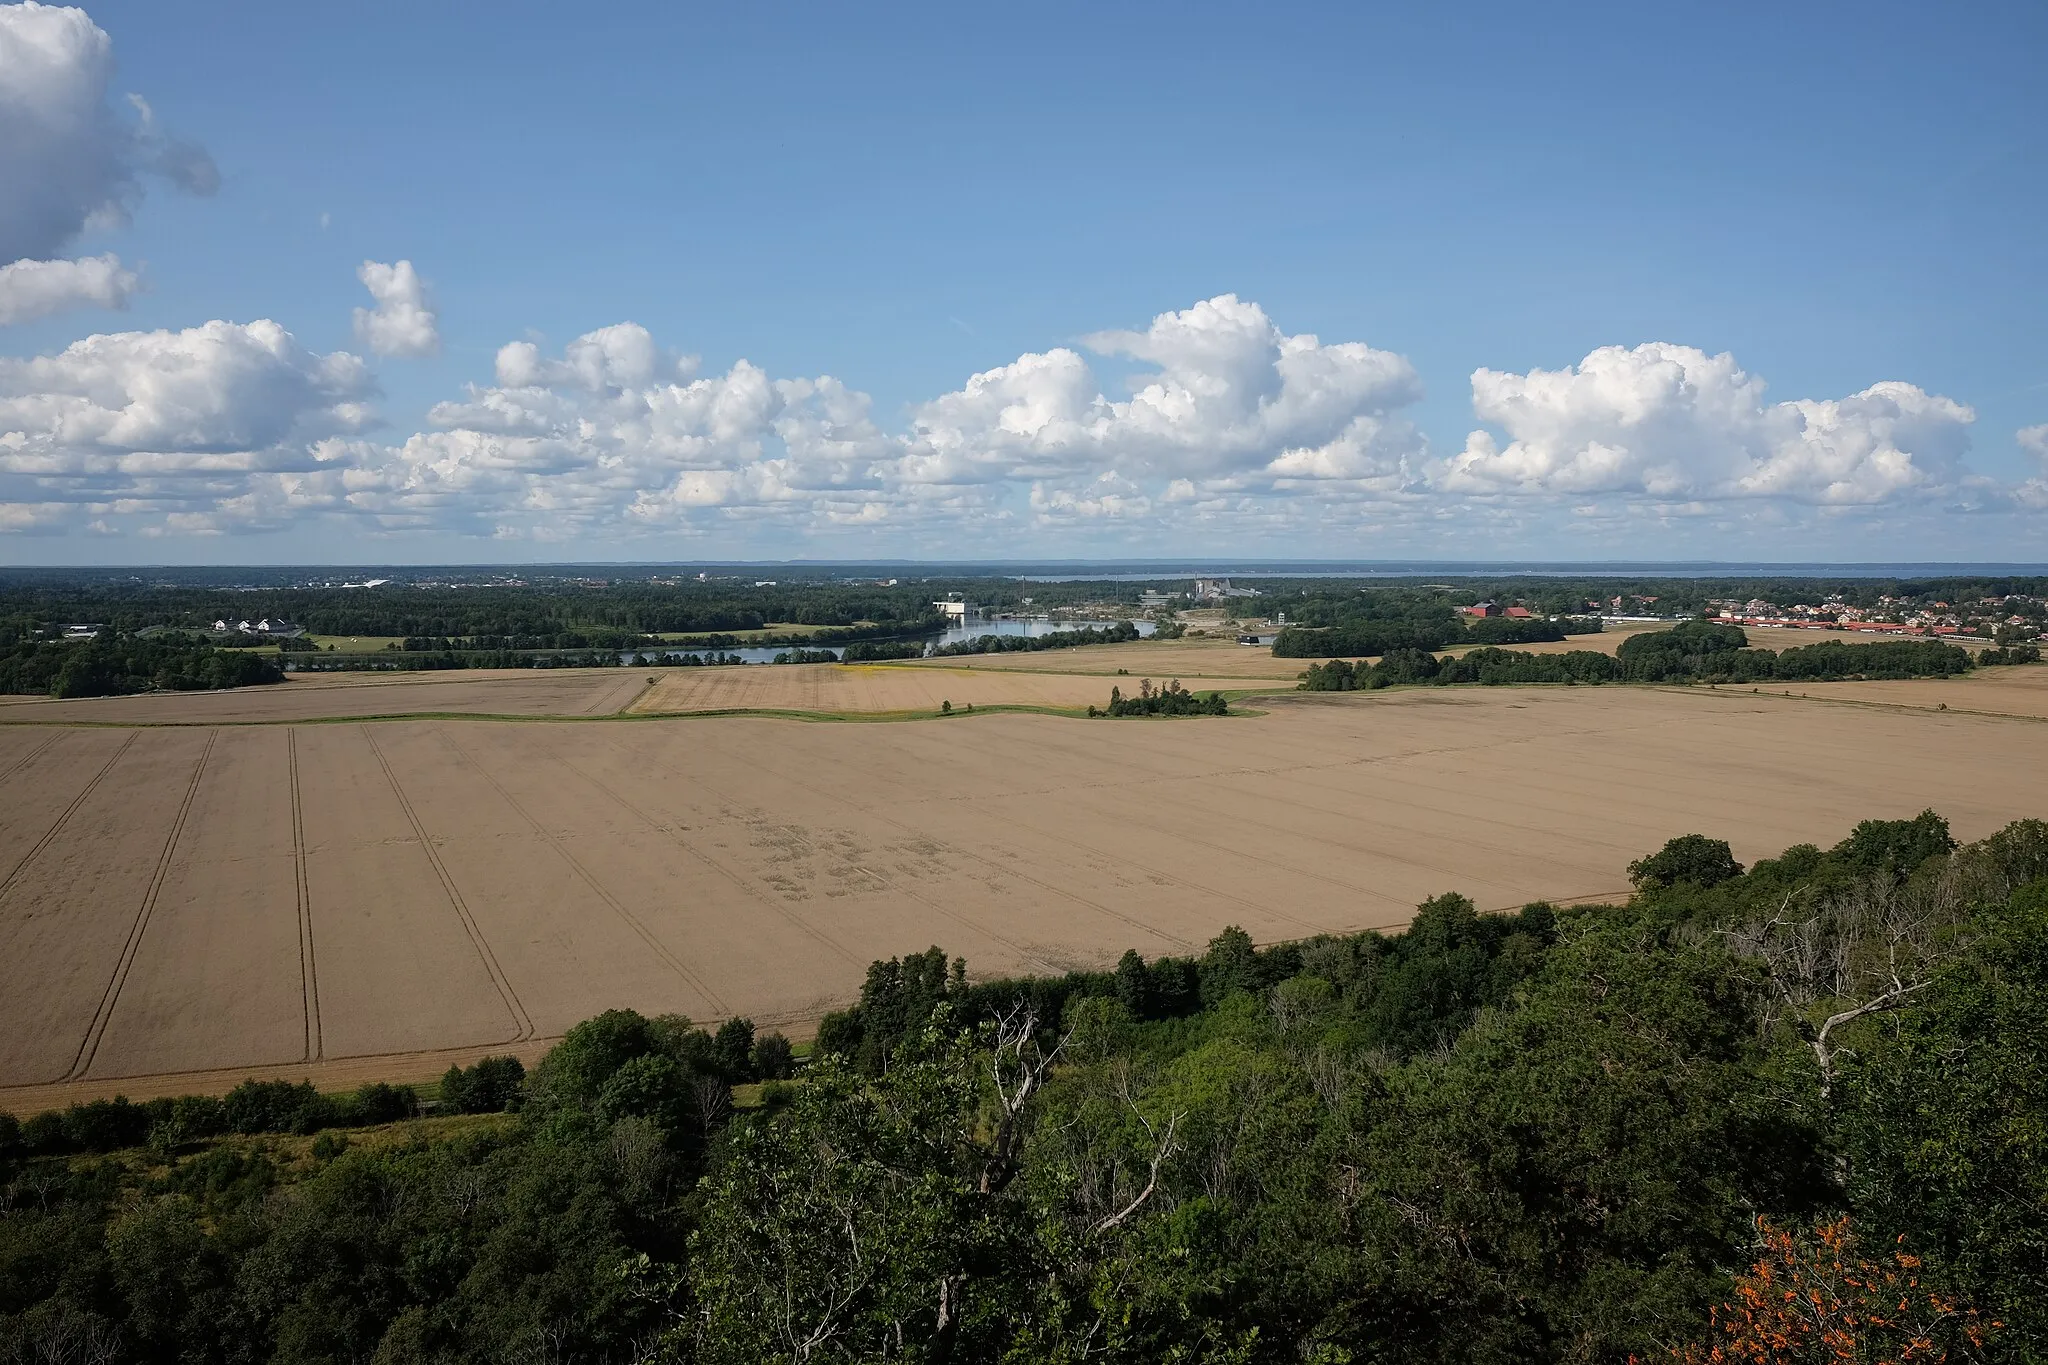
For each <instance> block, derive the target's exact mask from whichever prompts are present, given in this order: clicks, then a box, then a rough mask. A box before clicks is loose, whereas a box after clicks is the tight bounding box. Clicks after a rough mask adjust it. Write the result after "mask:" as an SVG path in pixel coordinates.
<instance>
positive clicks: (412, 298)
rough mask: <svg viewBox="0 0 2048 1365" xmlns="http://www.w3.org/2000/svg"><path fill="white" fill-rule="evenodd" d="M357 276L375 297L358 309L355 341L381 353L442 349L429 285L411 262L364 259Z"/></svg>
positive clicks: (408, 353)
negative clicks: (429, 301) (370, 304)
mask: <svg viewBox="0 0 2048 1365" xmlns="http://www.w3.org/2000/svg"><path fill="white" fill-rule="evenodd" d="M356 278H357V279H359V280H361V281H362V282H363V288H365V289H367V290H369V291H370V297H371V298H372V299H374V300H376V303H377V306H376V307H375V308H358V309H356V311H355V323H356V340H358V341H360V342H362V343H363V345H365V346H367V347H369V348H370V349H371V350H372V351H374V352H375V353H376V354H378V355H387V356H422V355H432V354H434V352H436V351H438V350H440V349H441V331H440V327H439V325H438V322H437V320H436V318H435V316H434V310H433V309H431V308H429V307H428V306H427V287H426V284H425V283H424V282H423V281H422V280H421V279H420V276H419V272H418V271H416V270H414V269H413V268H412V262H411V261H399V262H397V263H396V264H393V265H383V264H381V263H379V262H377V261H364V262H363V263H362V265H361V266H359V267H358V268H357V270H356Z"/></svg>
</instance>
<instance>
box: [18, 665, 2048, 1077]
mask: <svg viewBox="0 0 2048 1365" xmlns="http://www.w3.org/2000/svg"><path fill="white" fill-rule="evenodd" d="M1134 648H1135V647H1134ZM1242 653H1243V656H1244V657H1246V658H1248V659H1251V660H1261V659H1264V656H1262V655H1260V654H1257V653H1255V652H1253V651H1250V650H1245V651H1243V652H1242ZM1233 657H1234V656H1233ZM1264 662H1265V663H1266V664H1267V666H1268V667H1269V668H1270V667H1271V665H1272V663H1273V661H1272V660H1270V659H1264ZM1158 672H1160V673H1165V672H1170V670H1158ZM863 678H871V679H874V680H875V681H872V682H870V683H867V684H861V683H860V682H859V680H860V679H863ZM660 679H661V681H660V682H658V683H656V684H654V685H653V686H652V688H650V686H649V683H648V675H647V674H646V673H645V672H643V671H640V670H618V669H610V670H591V671H588V672H572V671H567V670H565V671H563V672H562V673H559V674H552V673H543V674H536V673H532V672H524V671H520V672H516V673H513V674H508V675H506V676H502V677H496V676H481V677H480V676H479V675H478V674H475V673H466V674H457V675H441V676H433V675H430V676H428V677H426V678H421V677H420V676H419V675H411V676H407V677H404V678H402V679H390V678H378V679H375V680H370V681H361V682H346V683H344V682H335V681H328V680H322V681H320V682H318V683H305V682H294V683H290V684H286V685H284V686H282V687H274V688H270V689H261V690H254V691H248V692H231V693H219V694H206V695H181V696H157V697H131V698H118V699H116V698H107V699H93V700H81V701H73V702H61V703H57V702H23V703H18V704H15V705H10V706H7V707H4V708H0V719H4V720H7V721H14V722H18V721H22V720H36V721H44V722H50V721H57V722H78V721H92V722H96V723H95V724H91V725H79V724H75V723H55V724H51V723H42V724H19V723H14V724H4V725H0V958H4V959H5V960H6V961H7V962H8V963H9V970H8V986H9V989H8V991H7V993H6V997H5V1002H4V1004H0V1011H4V1014H0V1088H8V1089H6V1090H5V1092H4V1093H0V1107H6V1108H13V1109H17V1110H27V1109H32V1108H35V1107H36V1106H37V1105H38V1104H39V1103H41V1102H42V1101H43V1100H45V1099H51V1098H57V1097H62V1096H76V1095H81V1094H96V1093H107V1092H111V1091H114V1090H125V1091H126V1092H127V1093H130V1094H133V1095H142V1094H148V1093H162V1092H166V1091H172V1090H177V1089H180V1088H188V1089H189V1088H191V1087H192V1086H193V1085H195V1084H211V1083H220V1082H225V1083H232V1080H233V1079H238V1078H239V1076H240V1075H242V1074H245V1073H247V1072H249V1071H251V1070H258V1071H262V1072H264V1073H266V1074H290V1075H298V1074H308V1075H312V1076H315V1077H316V1078H323V1079H334V1080H336V1081H340V1080H341V1079H343V1078H361V1077H364V1076H368V1075H376V1076H379V1077H381V1078H388V1079H403V1078H405V1077H408V1076H415V1075H425V1074H432V1073H437V1072H438V1071H439V1070H440V1069H442V1068H443V1067H445V1066H446V1065H447V1062H448V1060H449V1059H450V1057H451V1056H473V1055H476V1054H479V1053H481V1052H484V1051H488V1050H499V1049H510V1050H515V1051H521V1050H523V1051H527V1052H529V1053H530V1052H532V1051H533V1050H535V1049H536V1048H537V1047H538V1046H540V1045H541V1043H542V1042H543V1041H544V1040H546V1039H547V1038H549V1037H551V1036H554V1035H558V1034H559V1033H561V1032H562V1031H563V1030H564V1029H565V1028H567V1027H568V1026H569V1025H570V1024H571V1023H573V1022H575V1021H576V1020H578V1019H581V1018H584V1017H587V1016H589V1015H591V1014H593V1013H595V1012H597V1011H599V1010H601V1009H604V1008H606V1007H608V1006H612V1005H628V1006H632V1007H634V1008H637V1009H641V1010H643V1011H647V1012H650V1013H653V1012H662V1011H680V1012H682V1013H685V1014H688V1015H690V1016H691V1017H693V1018H697V1019H700V1020H708V1019H716V1018H720V1017H724V1016H727V1015H731V1014H742V1013H743V1014H747V1015H750V1016H752V1017H753V1018H754V1019H755V1020H756V1021H758V1022H759V1023H761V1024H762V1026H763V1027H770V1026H775V1027H782V1028H786V1029H792V1030H801V1029H802V1028H803V1027H804V1026H805V1025H806V1024H807V1023H808V1022H809V1021H811V1020H813V1019H815V1018H816V1017H817V1016H818V1015H819V1014H820V1013H821V1012H822V1011H823V1010H825V1009H826V1008H828V1007H831V1006H833V1005H835V1004H837V1003H839V1002H842V1001H844V1000H846V999H848V998H850V996H851V995H852V994H853V992H854V991H855V989H856V988H857V987H858V985H859V983H860V980H861V977H862V973H863V971H864V969H865V967H866V965H867V963H868V962H869V961H870V960H871V959H873V958H876V957H885V956H890V955H893V954H896V953H899V952H902V951H904V950H905V949H907V948H912V947H917V946H921V945H923V944H926V943H931V942H938V943H941V944H944V945H945V946H946V948H947V950H948V951H949V952H954V953H961V954H964V955H966V957H967V958H968V959H969V961H970V962H972V963H973V964H974V966H975V968H976V970H977V971H978V972H982V973H1003V972H1041V973H1042V972H1049V971H1057V970H1061V969H1065V968H1068V967H1072V966H1081V965H1101V964H1104V963H1107V962H1109V961H1111V960H1113V959H1114V958H1115V957H1116V955H1117V954H1119V953H1121V952H1122V951H1123V950H1124V949H1125V948H1132V947H1135V948H1137V949H1138V950H1139V951H1140V952H1142V953H1144V954H1146V955H1147V956H1152V955H1155V954H1159V953H1172V952H1185V951H1188V950H1190V949H1191V948H1194V947H1197V946H1198V945H1200V944H1201V943H1203V942H1205V941H1206V940H1207V939H1208V938H1209V937H1211V936H1212V935H1213V934H1215V933H1216V932H1217V931H1218V930H1219V929H1220V928H1222V927H1223V926H1224V925H1226V924H1233V923H1234V924H1241V925H1243V926H1244V927H1245V928H1246V929H1248V930H1249V931H1250V932H1251V934H1252V935H1253V936H1254V937H1255V938H1257V939H1260V940H1262V941H1270V940H1276V939H1284V938H1293V937H1300V936H1303V935H1307V934H1313V933H1316V932H1319V931H1324V930H1344V929H1357V928H1363V927H1370V926H1392V925H1398V924H1400V923H1403V922H1404V921H1405V920H1406V918H1407V917H1408V915H1409V914H1410V912H1411V911H1412V909H1413V907H1414V906H1415V904H1416V903H1417V902H1418V901H1420V900H1421V899H1423V898H1424V897H1427V896H1429V895H1432V894H1435V893H1437V892H1439V891H1443V890H1446V889H1449V888H1453V887H1455V888H1459V889H1462V890H1464V891H1466V892H1467V893H1469V894H1471V895H1472V896H1473V897H1474V898H1475V899H1476V900H1478V901H1479V902H1480V903H1481V905H1482V906H1483V907H1487V908H1500V907H1506V906H1512V905H1518V904H1520V903H1522V902H1524V901H1527V900H1531V899H1535V898H1539V897H1549V898H1555V899H1561V900H1562V899H1584V898H1589V897H1603V896H1611V895H1616V894H1618V893H1620V892H1621V891H1622V890H1623V889H1624V887H1625V877H1624V873H1623V869H1624V867H1625V865H1626V863H1627V862H1628V861H1629V859H1631V858H1633V857H1635V856H1637V855H1639V854H1640V853H1641V851H1642V850H1643V849H1645V848H1654V847H1656V846H1657V845H1658V844H1659V843H1661V842H1662V841H1663V840H1664V839H1667V838H1669V837H1671V836H1672V835H1674V834H1678V833H1683V832H1686V831H1689V830H1701V831H1705V832H1709V833H1712V834H1714V835H1717V836H1720V837H1726V838H1728V839H1730V840H1731V841H1732V842H1733V844H1734V848H1735V851H1736V854H1737V856H1738V857H1742V858H1754V857H1756V856H1758V855H1760V854H1763V853H1766V852H1775V851H1776V850H1777V849H1779V848H1782V847H1783V846H1784V845H1785V844H1787V843H1789V842H1793V841H1797V840H1812V841H1815V842H1818V843H1822V844H1827V843H1831V842H1832V841H1834V840H1835V839H1837V838H1839V837H1840V836H1841V835H1842V833H1843V832H1844V831H1845V829H1846V828H1847V826H1848V825H1849V824H1851V823H1853V822H1854V821H1855V820H1858V819H1862V818H1866V817H1868V816H1871V815H1873V814H1876V815H1886V816H1903V815H1910V814H1912V813H1913V812H1915V811H1918V810H1920V809H1921V808H1922V807H1925V806H1933V807H1934V808H1936V809H1938V810H1940V811H1942V812H1943V813H1944V814H1946V815H1947V816H1948V817H1949V818H1950V819H1951V820H1952V821H1953V823H1954V825H1955V828H1956V832H1957V834H1958V835H1959V836H1961V837H1965V838H1969V837H1977V836H1979V835H1982V834H1984V833H1987V832H1988V831H1990V830H1992V829H1994V828H1996V827H1997V826H1999V825H2002V824H2003V823H2005V822H2006V821H2008V820H2010V819H2013V818H2015V817H2018V816H2024V815H2029V814H2037V813H2039V806H2040V787H2039V782H2038V778H2037V777H2036V774H2038V773H2039V772H2040V771H2041V770H2042V766H2043V763H2044V760H2048V726H2044V725H2042V724H2040V723H2039V720H2038V719H2036V717H2038V716H2040V715H2041V714H2043V713H2044V712H2048V706H2044V705H2043V703H2044V701H2048V685H2044V684H2048V669H2041V668H2027V669H2010V670H1998V669H1991V670H1984V671H1982V672H1981V673H1979V674H1977V675H1975V676H1973V677H1971V678H1968V679H1961V680H1952V681H1944V682H1932V681H1930V682H1924V683H1847V684H1832V685H1814V686H1809V687H1807V688H1806V689H1804V691H1805V693H1806V695H1805V696H1800V695H1798V694H1797V693H1798V689H1794V695H1791V696H1787V695H1783V693H1782V692H1770V691H1766V692H1763V693H1751V692H1750V691H1749V690H1748V689H1741V690H1740V691H1736V690H1729V689H1723V690H1719V691H1715V690H1709V689H1706V688H1689V689H1661V688H1659V689H1652V688H1577V689H1563V688H1500V689H1479V688H1474V689H1469V690H1466V689H1459V690H1447V689H1439V690H1433V691H1393V692H1386V693H1380V694H1373V695H1369V696H1357V695H1351V696H1344V695H1330V696H1310V695H1305V694H1294V693H1289V692H1283V693H1280V694H1279V695H1276V696H1274V697H1272V698H1269V699H1267V700H1265V701H1262V702H1259V703H1257V704H1258V706H1260V707H1261V708H1263V709H1264V710H1265V711H1266V714H1265V715H1263V716H1257V717H1248V718H1244V719H1226V720H1220V721H1173V722H1158V723H1138V724H1106V723H1091V722H1088V721H1083V720H1073V719H1068V718H1065V717H1061V716H1034V715H988V716H973V717H964V716H957V715H956V716H954V717H952V718H950V719H948V720H945V721H937V720H928V721H924V722H919V723H912V724H897V725H818V724H806V723H802V722H801V721H792V720H782V719H773V718H759V717H723V718H715V719H686V718H682V717H677V718H675V719H668V720H664V719H662V718H661V717H659V716H658V715H649V714H646V713H644V712H633V711H626V710H625V708H628V707H632V706H636V705H646V704H648V703H649V702H650V701H652V702H655V703H657V704H659V705H660V706H662V707H663V708H675V709H689V708H690V707H692V706H697V705H701V704H707V703H709V702H712V701H716V702H718V703H719V704H721V705H748V706H800V705H802V704H803V703H804V699H803V697H802V696H800V695H797V694H798V693H800V692H802V691H803V690H805V689H810V690H812V691H813V692H815V693H816V694H817V695H816V700H815V702H814V703H813V704H815V705H816V706H818V707H821V708H823V709H827V710H832V709H845V708H846V705H847V698H848V696H849V695H851V694H850V693H848V692H847V691H846V689H848V688H856V687H858V686H863V685H864V686H868V687H869V688H870V689H871V690H870V692H869V694H868V696H867V701H868V702H869V703H870V704H871V705H872V706H874V707H875V708H877V709H881V710H888V709H891V708H893V707H896V706H899V705H914V706H925V705H927V704H928V702H929V697H927V696H926V695H925V694H924V693H918V694H917V695H916V696H912V695H911V694H910V693H908V692H902V691H896V692H890V693H888V694H887V695H883V694H882V693H880V692H875V691H873V690H872V689H875V688H895V689H901V688H904V687H906V686H911V685H914V686H917V687H924V688H930V689H936V691H935V695H939V696H944V697H947V698H949V699H951V700H953V701H954V703H955V705H956V707H958V706H961V705H962V704H963V703H965V702H967V701H971V700H976V698H977V697H980V698H985V699H986V700H987V704H990V705H995V704H1003V703H1010V704H1018V703H1025V704H1029V703H1034V702H1035V703H1039V704H1057V705H1066V704H1078V703H1080V702H1081V701H1084V700H1099V699H1100V696H1101V694H1102V693H1104V692H1106V690H1107V682H1106V680H1105V679H1104V678H1102V677H1101V676H1099V675H1097V676H1076V675H1047V674H1039V673H1036V672H1028V673H1013V672H999V671H997V670H993V669H989V670H983V669H975V670H972V671H969V670H958V671H953V670H930V669H926V668H922V667H919V668H912V669H901V668H898V669H891V668H878V669H834V668H830V667H819V668H807V667H784V668H740V669H688V670H673V671H669V672H664V673H663V674H661V675H660ZM726 679H733V680H735V682H744V683H746V684H747V685H749V686H752V687H755V688H757V689H758V688H761V687H768V686H771V685H772V686H773V687H778V688H784V689H794V691H790V692H786V693H784V694H778V695H775V696H770V695H768V694H766V693H758V692H757V693H756V694H753V695H751V697H750V698H749V697H745V696H738V697H735V696H726V697H704V696H699V697H696V698H694V699H693V698H692V697H690V696H687V695H682V694H680V693H678V692H675V691H673V690H670V689H673V688H675V687H677V686H679V685H682V684H690V685H705V684H714V683H722V682H723V681H724V680H726ZM700 680H701V681H700ZM898 680H904V681H898ZM911 680H914V684H913V682H912V681H911ZM1003 685H1007V686H1008V687H1009V688H1010V689H1011V690H1008V691H1005V690H1003ZM982 686H987V687H988V688H989V689H990V690H988V691H985V692H975V691H972V690H970V689H971V688H975V687H982ZM834 689H838V690H837V691H835V690H834ZM1020 689H1022V690H1020ZM1030 689H1041V690H1038V691H1032V690H1030ZM1070 694H1071V700H1069V695H1070ZM884 702H886V703H888V706H883V703H884ZM977 704H981V703H980V702H979V701H977ZM1943 706H1945V707H1948V708H1949V709H1948V710H1947V711H1942V710H1938V709H1935V708H1937V707H1943ZM408 711H413V712H424V713H428V715H429V717H431V718H422V719H415V720H383V721H375V722H368V723H353V722H352V721H351V720H350V718H351V717H362V716H391V715H396V714H401V713H405V712H408ZM465 712H470V713H476V714H478V715H479V716H485V715H495V716H505V715H526V716H530V717H532V718H533V719H531V720H529V721H525V722H520V723H509V722H506V721H499V720H490V719H474V720H464V719H459V718H450V717H451V716H459V715H460V714H461V713H465ZM621 712H624V714H622V715H618V719H617V720H611V721H601V722H600V723H592V720H593V719H598V718H604V717H611V716H614V715H615V714H618V713H621ZM579 717H587V718H591V719H575V718H579ZM164 721H173V722H178V723H176V724H163V723H161V722H164ZM266 721H267V722H271V723H268V724H265V723H261V722H266ZM316 721H317V722H319V723H312V722H316ZM148 722H157V723H148ZM252 722H255V723H252ZM195 1078H196V1079H195ZM209 1078H214V1079H209Z"/></svg>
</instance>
